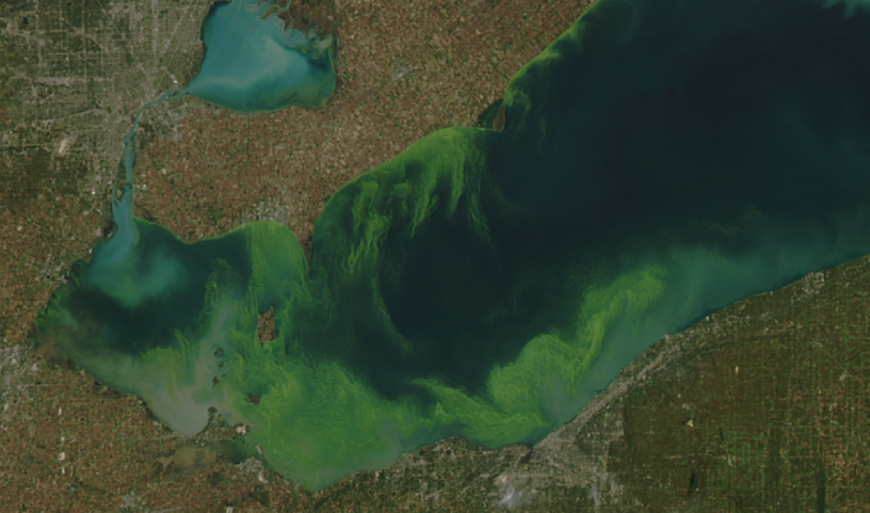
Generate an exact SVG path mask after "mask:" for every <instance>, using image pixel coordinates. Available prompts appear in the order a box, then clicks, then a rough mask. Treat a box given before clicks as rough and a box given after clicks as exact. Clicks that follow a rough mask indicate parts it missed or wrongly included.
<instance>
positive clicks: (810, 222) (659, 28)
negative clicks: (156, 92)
mask: <svg viewBox="0 0 870 513" xmlns="http://www.w3.org/2000/svg"><path fill="white" fill-rule="evenodd" d="M864 5H866V4H864V3H854V2H853V3H849V4H835V5H831V6H828V7H825V6H823V5H822V4H821V3H820V2H816V1H806V0H727V1H725V0H713V1H698V0H692V1H688V0H600V1H599V2H598V3H597V4H596V5H595V6H593V7H592V8H590V9H589V10H588V11H587V12H586V13H585V14H583V16H582V17H581V18H580V19H579V20H577V22H576V23H575V24H574V25H573V26H572V27H571V28H570V29H569V30H568V31H567V32H566V33H565V34H564V35H562V36H561V37H560V38H559V39H557V40H556V41H555V42H554V43H553V44H552V45H551V46H550V47H549V48H547V49H546V50H545V51H544V52H543V53H542V54H541V55H540V56H539V57H537V58H536V59H535V60H533V61H532V62H530V63H529V64H528V65H526V66H525V67H524V68H523V69H521V70H520V71H519V72H518V73H517V74H516V75H515V76H514V77H513V79H512V80H511V82H510V85H509V87H508V90H507V92H506V94H505V99H504V105H505V109H506V125H505V128H504V130H503V131H501V132H496V131H491V130H484V129H477V128H449V129H445V130H440V131H438V132H435V133H433V134H431V135H428V136H426V137H425V138H423V139H422V140H420V141H419V142H417V143H416V144H414V145H413V146H411V147H410V148H408V149H407V150H406V151H404V152H403V153H402V154H400V155H399V156H398V157H396V158H395V159H393V160H391V161H390V162H388V163H386V164H384V165H382V166H379V167H377V168H375V169H373V170H371V171H369V172H367V173H366V174H364V175H362V176H361V177H359V178H358V179H356V180H354V181H352V182H351V183H348V184H347V185H345V186H344V187H343V188H341V189H340V190H339V191H338V192H337V193H336V194H335V195H334V196H333V197H332V198H331V200H330V201H329V203H328V205H327V206H326V208H325V209H324V210H323V213H322V214H321V216H320V218H319V220H318V222H317V229H316V231H315V234H314V241H313V249H312V253H313V255H312V259H311V262H310V264H309V262H308V261H307V260H306V259H305V257H304V255H303V252H302V249H301V247H300V245H299V243H298V242H297V241H296V240H295V238H294V237H293V235H292V234H291V232H290V231H289V229H287V227H285V226H282V225H278V224H275V223H269V222H257V223H250V224H247V225H244V226H241V227H239V228H237V229H235V230H233V231H232V232H231V233H229V234H227V235H225V236H223V237H218V238H214V239H208V240H204V241H199V242H196V243H193V244H186V243H183V242H181V241H179V240H178V239H177V238H176V237H175V235H173V234H172V233H170V232H169V231H167V230H166V229H164V228H162V227H160V226H157V225H154V224H151V223H148V222H146V221H143V220H141V219H138V218H135V217H131V212H132V208H133V203H132V188H129V187H128V189H127V192H126V194H125V196H124V197H123V198H122V199H120V200H117V201H116V202H115V204H114V207H115V208H114V212H115V217H116V223H117V224H118V227H119V228H118V231H117V233H116V234H115V235H114V236H113V237H112V238H111V239H110V240H108V241H105V242H103V243H101V245H100V246H99V247H98V248H97V249H96V251H95V252H94V255H95V256H94V258H93V260H92V261H91V262H82V263H80V264H79V265H78V266H77V267H76V269H75V270H74V272H73V276H72V277H73V279H72V280H71V282H70V284H69V285H68V286H67V287H65V288H63V289H61V290H59V291H58V292H57V293H56V294H55V296H54V298H53V299H52V302H51V304H50V305H49V306H48V307H47V309H46V310H45V312H43V315H42V316H41V317H40V320H39V336H40V338H41V339H45V338H48V337H50V338H53V339H55V340H56V341H57V343H58V345H59V347H61V348H63V349H64V350H65V351H66V352H67V354H68V355H69V356H70V357H71V358H73V359H74V360H75V362H76V363H78V364H79V365H80V366H81V367H83V368H85V369H86V370H88V371H89V372H91V373H93V374H94V375H95V376H96V377H97V378H98V379H100V380H102V381H103V382H104V383H107V384H109V385H111V386H113V387H115V388H117V389H119V390H122V391H125V392H129V393H134V394H137V395H139V396H141V397H143V398H144V399H145V400H146V401H147V402H148V404H149V406H150V407H151V409H152V410H153V412H154V413H155V415H157V416H158V417H159V418H160V419H161V420H163V421H164V422H165V423H166V424H167V425H169V426H170V427H171V428H172V429H174V430H177V431H179V432H183V433H195V432H197V431H198V430H200V429H202V428H203V427H204V426H205V425H206V422H207V419H208V408H209V407H212V406H213V407H216V408H217V409H218V410H219V412H220V413H221V415H222V416H223V417H224V419H226V421H227V422H228V423H236V422H244V423H246V424H248V425H249V426H250V428H251V429H250V432H249V434H248V439H249V441H250V442H251V444H250V445H251V446H253V445H255V444H256V445H259V447H260V448H261V449H262V451H263V454H264V456H265V458H266V459H267V461H268V462H269V464H270V465H272V466H273V467H274V468H275V469H276V470H278V471H279V472H281V473H282V474H283V475H285V476H287V477H289V478H291V479H293V480H296V481H298V482H300V483H302V484H303V485H305V486H307V487H309V488H320V487H324V486H326V485H328V484H329V483H331V482H334V481H335V480H336V479H338V478H340V477H341V476H343V475H346V474H348V473H350V472H353V471H356V470H360V469H374V468H381V467H383V466H385V465H388V464H389V463H390V462H392V461H393V460H394V459H395V458H396V457H398V455H400V454H401V453H402V452H403V451H406V450H410V449H413V448H415V447H418V446H420V445H422V444H425V443H429V442H433V441H435V440H438V439H440V438H443V437H447V436H451V435H462V436H465V437H467V438H468V439H470V440H472V441H474V442H476V443H479V444H484V445H487V446H490V447H498V446H502V445H505V444H510V443H515V442H524V443H534V442H536V441H538V440H540V439H541V438H543V437H544V436H546V435H547V434H548V433H549V432H551V431H552V430H554V429H555V428H557V427H558V426H560V425H561V424H562V423H564V422H565V421H567V420H569V419H571V418H572V417H573V416H574V415H575V414H576V413H577V412H578V411H579V410H580V409H581V408H582V407H583V405H584V404H585V403H586V402H587V401H588V400H589V399H590V398H591V397H592V396H593V395H594V394H595V393H596V391H597V390H600V389H602V388H604V387H606V386H607V384H608V383H610V382H611V381H612V379H613V378H614V377H615V375H616V373H617V372H618V371H619V370H620V369H621V368H622V367H624V366H625V365H626V364H627V363H628V362H630V361H631V360H632V359H633V358H634V357H635V356H637V355H638V354H639V353H641V352H642V351H643V350H645V349H646V348H648V347H649V346H650V345H651V344H652V343H654V342H655V341H656V340H658V339H659V338H661V337H662V336H663V335H664V334H665V333H669V332H670V333H673V332H676V331H679V330H681V329H683V328H685V327H687V326H689V325H691V324H692V323H694V322H695V321H697V320H698V319H700V318H701V317H703V316H704V315H706V314H707V313H709V312H711V311H714V310H717V309H720V308H722V307H724V306H726V305H728V304H730V303H733V302H735V301H738V300H740V299H742V298H745V297H747V296H749V295H751V294H755V293H759V292H763V291H768V290H771V289H774V288H777V287H780V286H782V285H785V284H787V283H788V282H790V281H793V280H795V279H797V278H799V277H801V276H802V275H804V274H805V273H807V272H809V271H816V270H820V269H823V268H828V267H832V266H835V265H837V264H840V263H843V262H845V261H847V260H849V259H852V258H855V257H858V256H861V255H864V254H867V253H870V95H868V91H870V66H868V65H867V58H868V56H870V16H868V10H866V9H864V8H863V7H862V6H864ZM207 58H208V57H207ZM204 69H205V67H204ZM174 94H180V93H171V94H170V97H171V96H172V95H174ZM128 146H129V145H128ZM129 155H130V159H129V163H130V166H129V168H128V182H130V183H131V182H132V179H133V175H132V154H129ZM243 179H244V177H240V180H243ZM270 308H274V315H275V323H276V329H277V332H278V337H277V339H276V340H273V341H270V342H267V343H265V344H264V345H261V344H260V343H259V341H258V339H257V319H258V314H259V313H262V312H266V311H267V310H269V309H270ZM249 394H254V395H257V396H259V402H257V403H256V404H255V402H250V401H246V398H248V397H249Z"/></svg>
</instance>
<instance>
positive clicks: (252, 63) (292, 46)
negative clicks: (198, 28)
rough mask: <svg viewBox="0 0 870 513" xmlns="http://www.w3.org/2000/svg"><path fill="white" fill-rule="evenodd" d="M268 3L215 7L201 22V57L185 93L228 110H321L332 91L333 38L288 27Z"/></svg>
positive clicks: (237, 0) (253, 0)
mask: <svg viewBox="0 0 870 513" xmlns="http://www.w3.org/2000/svg"><path fill="white" fill-rule="evenodd" d="M270 7H271V4H270V3H269V2H260V1H258V0H234V1H233V2H230V3H215V4H214V5H213V6H212V8H211V11H210V12H209V14H208V16H207V17H206V19H205V23H204V24H203V31H202V41H203V43H204V44H205V49H206V51H205V59H204V60H203V63H202V68H201V69H200V71H199V75H197V77H196V79H195V80H194V81H193V82H192V83H191V84H190V87H188V88H187V90H186V91H185V92H187V93H189V94H191V95H193V96H196V97H199V98H202V99H204V100H207V101H209V102H212V103H215V104H217V105H220V106H222V107H226V108H228V109H233V110H238V111H243V112H256V111H269V110H277V109H283V108H285V107H288V106H291V105H301V106H304V107H311V108H313V107H320V106H322V105H323V104H325V103H326V100H327V99H328V98H329V96H330V95H331V94H332V92H333V90H334V89H335V66H334V63H333V60H332V53H331V46H332V43H333V38H332V36H325V37H320V36H319V35H318V34H317V33H316V32H315V31H310V32H308V33H305V32H302V31H300V30H296V29H286V30H285V26H284V22H283V21H282V20H281V19H279V18H278V17H277V15H276V14H277V12H273V13H271V14H269V15H268V16H266V13H267V11H269V9H270Z"/></svg>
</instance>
